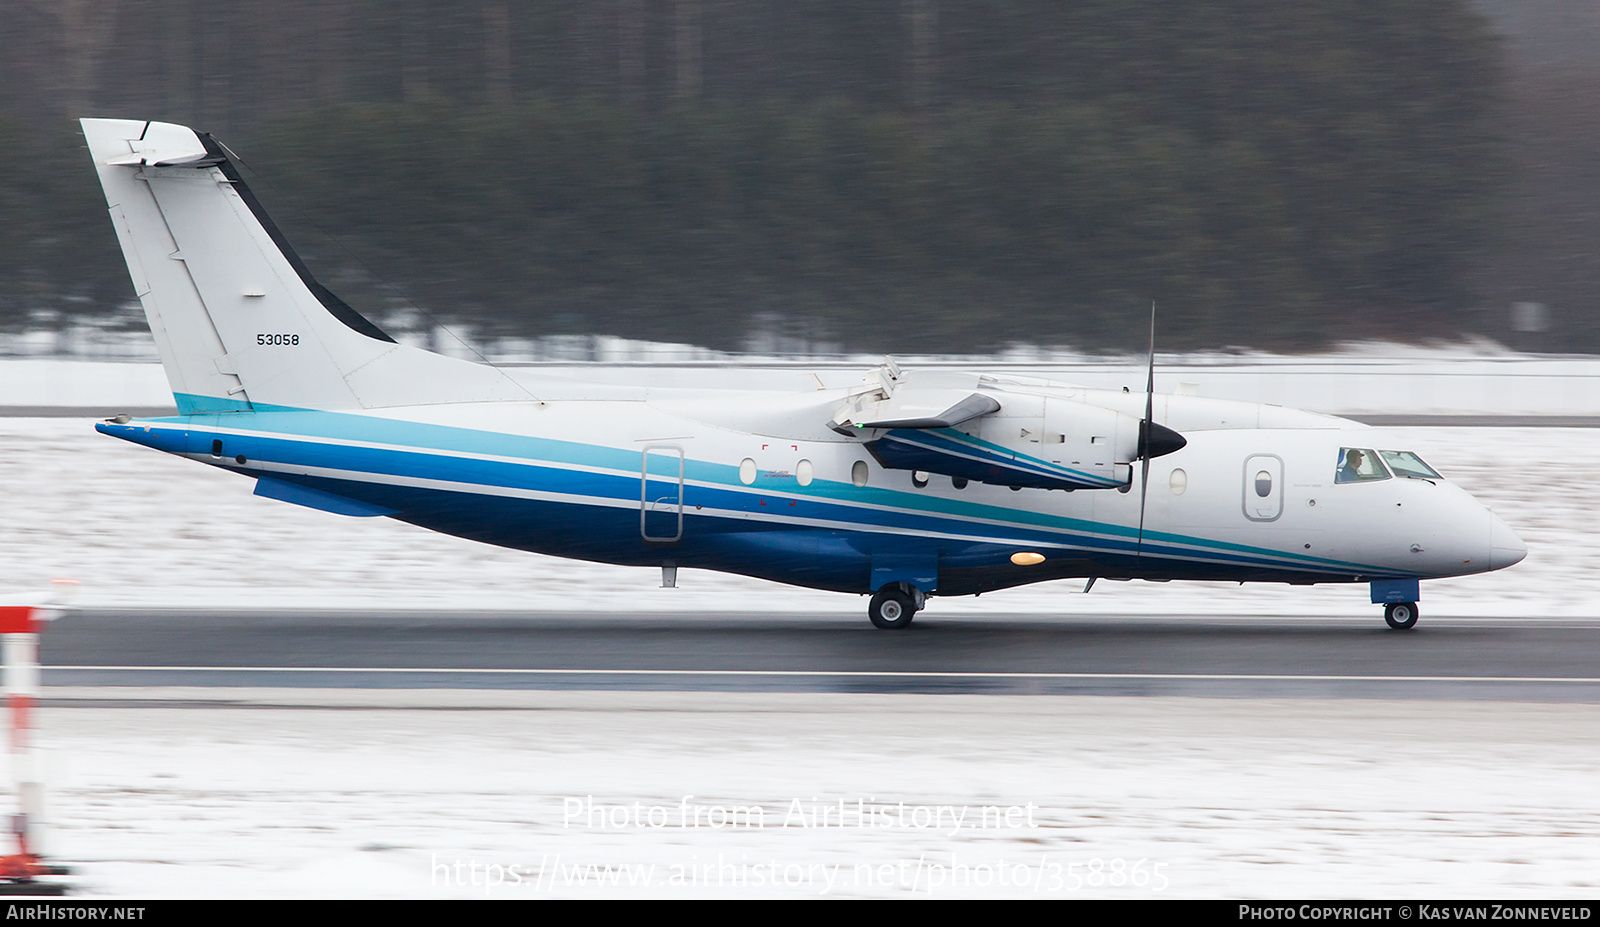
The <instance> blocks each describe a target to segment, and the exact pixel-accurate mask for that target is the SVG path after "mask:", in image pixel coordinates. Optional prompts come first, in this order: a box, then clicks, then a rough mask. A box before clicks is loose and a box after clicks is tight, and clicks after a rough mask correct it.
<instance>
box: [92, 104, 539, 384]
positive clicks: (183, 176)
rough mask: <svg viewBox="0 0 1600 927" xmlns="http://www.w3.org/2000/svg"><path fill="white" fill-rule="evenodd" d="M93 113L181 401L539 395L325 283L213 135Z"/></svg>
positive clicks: (121, 221) (117, 208)
mask: <svg viewBox="0 0 1600 927" xmlns="http://www.w3.org/2000/svg"><path fill="white" fill-rule="evenodd" d="M82 125H83V134H84V138H85V139H86V140H87V141H88V144H89V152H90V154H91V155H92V156H93V158H94V163H95V170H96V171H97V172H98V173H99V176H100V184H101V186H102V188H103V189H104V190H105V195H106V204H107V206H108V207H109V209H110V213H111V221H112V224H113V225H114V226H115V227H116V231H117V240H118V242H119V243H120V244H121V246H122V254H123V257H124V259H125V260H126V261H127V264H128V274H129V276H130V277H131V278H132V280H133V286H134V290H135V292H136V294H137V295H138V297H139V301H140V303H141V304H142V305H143V306H144V310H145V316H146V318H147V319H148V320H149V322H150V330H151V332H152V333H153V334H154V335H155V339H156V345H157V347H158V348H159V350H160V352H161V362H162V365H163V366H164V367H165V368H166V372H167V379H168V380H169V382H170V383H171V385H172V392H173V395H174V396H175V397H176V399H177V402H178V409H179V411H180V412H183V413H185V414H192V413H202V412H206V413H209V412H237V411H248V410H251V409H261V408H285V407H287V408H307V409H329V410H333V409H363V408H379V407H387V406H400V405H422V404H430V403H440V402H472V401H483V400H494V399H527V398H530V397H529V395H528V393H527V391H526V390H524V389H522V388H521V387H520V386H518V385H517V384H516V383H515V382H514V381H512V380H511V379H510V378H509V377H507V376H506V375H505V374H504V373H503V372H502V371H499V370H496V369H495V368H493V367H489V366H487V365H483V364H474V363H471V362H468V361H462V360H458V359H455V358H449V357H444V356H442V355H438V354H431V353H429V352H427V351H422V350H419V349H417V348H413V347H409V346H406V345H401V344H397V343H395V341H394V340H393V339H392V338H390V337H389V336H388V335H386V334H384V333H383V331H382V330H381V329H379V328H378V326H376V325H374V324H372V322H370V321H369V320H367V319H366V318H364V317H363V316H362V315H361V314H360V313H358V312H356V311H355V310H354V309H352V308H350V306H348V305H346V304H345V303H344V301H343V300H340V299H339V298H338V297H337V296H334V295H333V294H332V293H331V292H329V291H328V290H327V289H326V288H325V287H323V286H322V285H321V284H319V283H317V281H316V280H315V278H313V277H312V275H311V273H310V272H309V271H308V270H307V269H306V266H305V264H304V263H303V262H301V260H300V258H299V256H298V255H296V254H295V252H294V249H293V248H291V247H290V246H289V244H288V242H287V241H286V240H285V239H284V237H283V234H282V232H280V231H279V230H278V227H277V226H276V225H275V224H273V222H272V220H271V219H270V218H269V217H268V216H267V215H266V213H265V211H264V210H262V208H261V204H260V203H259V202H257V200H256V198H255V196H254V194H252V193H251V191H250V188H249V187H248V186H247V185H246V184H245V183H244V181H243V179H242V178H241V177H240V176H239V173H238V170H237V168H236V167H235V165H234V164H233V162H232V160H231V159H230V158H229V157H228V152H227V150H226V149H225V148H223V147H222V146H221V145H219V144H218V143H217V142H216V141H215V140H213V139H211V138H210V137H209V136H201V135H198V134H196V133H195V132H194V131H193V130H192V129H189V128H187V127H185V126H179V125H172V124H170V123H163V122H145V121H142V120H126V119H84V120H82Z"/></svg>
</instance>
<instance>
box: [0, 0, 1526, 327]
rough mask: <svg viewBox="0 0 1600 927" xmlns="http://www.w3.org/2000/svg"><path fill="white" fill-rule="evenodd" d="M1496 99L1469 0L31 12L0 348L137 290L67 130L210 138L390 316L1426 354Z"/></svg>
mask: <svg viewBox="0 0 1600 927" xmlns="http://www.w3.org/2000/svg"><path fill="white" fill-rule="evenodd" d="M52 61H54V62H56V63H58V64H61V63H64V66H57V67H53V68H52V67H48V66H47V65H49V64H50V62H52ZM1500 73H1501V61H1500V52H1499V49H1498V47H1497V44H1496V42H1495V39H1494V37H1493V35H1492V34H1491V32H1490V31H1489V29H1488V27H1487V24H1486V23H1485V22H1484V21H1483V20H1482V19H1480V18H1479V17H1478V16H1476V15H1475V14H1474V13H1473V11H1472V10H1471V8H1470V7H1469V5H1468V4H1467V2H1466V0H1393V2H1390V3H1386V4H1358V3H1349V2H1340V0H1321V2H1309V3H1303V4H1282V3H1273V2H1266V0H1213V2H1210V3H1206V4H1170V3H1158V2H1155V0H1078V2H1070V3H1062V2H1022V0H967V2H959V0H903V2H900V3H882V4H860V3H848V2H843V0H795V2H791V3H782V4H765V3H756V2H753V0H750V2H740V0H612V2H597V0H589V2H578V0H553V2H545V3H540V4H519V3H508V2H494V0H479V2H460V3H445V2H434V0H347V2H339V3H312V2H309V0H283V2H279V3H260V4H253V5H228V4H204V3H199V2H193V0H142V2H138V0H116V2H110V0H100V2H98V3H95V4H89V3H87V2H79V0H60V2H45V0H39V2H37V3H33V2H25V3H22V4H21V8H20V15H19V17H18V18H17V28H14V29H10V30H8V31H7V32H6V33H4V35H3V36H0V119H3V120H4V121H5V125H4V126H0V129H3V130H4V131H5V132H6V133H7V137H9V138H12V139H18V140H20V143H21V144H22V145H23V146H24V147H26V148H27V149H28V152H29V157H27V158H26V159H24V160H23V162H22V163H21V164H19V165H16V167H15V169H14V170H13V171H12V172H10V174H9V176H7V177H6V178H5V179H4V180H3V181H0V211H3V214H5V215H6V216H8V217H10V219H9V221H7V222H6V223H4V227H3V228H0V324H4V318H5V315H4V314H5V313H9V314H10V315H11V317H12V318H16V317H17V316H18V315H19V314H20V313H24V312H26V311H27V310H28V309H29V308H34V307H38V306H40V305H43V304H45V303H52V304H54V305H56V306H57V307H59V308H67V309H73V308H79V309H85V310H89V309H95V308H101V307H104V306H107V305H112V304H115V303H116V302H117V301H119V300H123V299H126V298H127V297H128V295H129V293H128V285H127V283H126V279H125V275H124V274H123V272H122V270H121V268H120V262H119V258H118V256H117V252H116V250H115V242H114V238H113V236H112V234H111V231H110V228H109V224H108V223H107V222H106V221H105V218H104V214H103V204H102V203H100V202H98V190H97V189H95V184H94V181H93V176H92V173H91V171H90V168H89V166H88V164H87V163H86V162H84V159H83V153H82V150H81V139H76V140H75V139H74V138H73V136H72V134H71V124H70V121H69V119H68V116H69V115H70V114H77V113H90V114H96V115H119V116H140V117H142V116H146V115H149V116H152V117H154V118H166V119H170V120H172V121H179V122H186V123H189V124H192V125H195V126H196V127H197V128H200V129H202V130H205V129H210V130H211V131H214V132H215V133H216V134H218V136H219V137H221V138H222V139H223V140H224V141H225V142H227V143H228V144H229V145H230V147H232V148H233V150H235V151H237V152H239V153H240V154H242V155H243V156H244V158H245V160H246V162H247V164H249V165H251V166H256V167H259V168H260V171H261V173H260V175H252V174H251V173H250V172H249V171H246V178H247V179H249V180H250V181H251V183H252V186H253V187H254V188H255V189H256V192H257V194H258V196H260V197H261V199H262V200H263V201H264V202H265V203H266V204H267V205H268V206H269V208H272V209H273V210H274V217H275V218H277V219H278V220H279V224H280V225H282V226H283V227H284V228H285V230H286V232H287V233H288V234H289V236H290V238H291V240H293V241H295V242H296V243H297V244H298V245H300V246H301V249H302V251H303V252H304V253H305V255H306V257H307V259H308V261H309V262H310V263H311V264H312V266H313V267H314V268H315V269H317V270H318V272H319V275H320V276H322V277H324V278H325V279H324V282H325V283H328V284H329V285H330V286H332V287H333V288H334V289H335V290H336V291H338V292H340V293H341V295H345V296H346V298H347V299H350V300H351V301H352V302H353V303H355V304H356V305H358V307H361V308H364V309H366V310H368V311H374V312H378V313H379V314H381V312H382V310H383V309H384V308H385V307H387V306H389V305H391V304H393V303H394V301H395V300H396V299H397V297H404V298H406V299H409V300H411V301H414V302H416V303H417V304H419V305H422V306H423V307H424V308H426V309H428V310H429V311H431V312H433V313H435V314H438V315H440V316H442V317H454V318H465V319H471V320H473V321H475V322H477V323H479V324H481V325H484V326H486V327H489V328H492V329H496V330H499V331H502V332H505V333H507V334H540V333H545V332H553V331H600V332H609V333H615V334H623V335H630V336H636V337H652V338H664V339H670V340H684V341H694V342H698V343H704V344H711V345H715V346H735V345H737V344H738V343H740V341H741V340H742V339H743V338H744V337H745V336H746V335H748V334H749V333H750V331H751V330H752V329H754V328H760V327H763V326H766V327H771V326H774V325H777V326H784V327H788V328H790V329H797V330H799V331H802V332H804V333H807V334H810V335H812V336H813V338H814V340H820V339H832V340H838V341H842V342H845V343H848V344H850V345H851V346H854V347H861V348H863V349H882V350H962V349H969V348H975V347H980V346H981V347H993V346H997V345H1001V344H1004V343H1005V342H1007V341H1030V342H1037V343H1069V342H1070V343H1084V344H1090V345H1098V346H1107V345H1132V344H1135V343H1137V342H1138V341H1140V340H1141V339H1142V327H1141V325H1140V323H1139V322H1138V319H1140V318H1141V317H1142V315H1143V313H1145V312H1147V311H1148V306H1149V303H1150V301H1151V300H1152V299H1154V300H1156V301H1157V302H1158V303H1159V304H1160V305H1162V306H1163V307H1164V311H1163V314H1162V317H1163V330H1164V336H1163V337H1164V340H1165V339H1166V338H1168V337H1170V338H1171V339H1172V342H1173V345H1174V346H1177V345H1179V344H1183V345H1194V346H1198V345H1211V346H1217V345H1228V344H1256V345H1263V346H1276V347H1295V346H1309V345H1314V344H1318V343H1322V342H1325V341H1327V340H1332V339H1341V338H1347V337H1353V336H1371V335H1383V334H1390V333H1392V332H1391V331H1390V330H1392V329H1395V328H1397V327H1410V328H1412V329H1415V328H1416V327H1417V326H1418V325H1422V326H1428V327H1431V328H1434V329H1437V330H1439V331H1441V332H1446V331H1451V330H1454V329H1455V328H1457V327H1459V326H1460V325H1461V324H1463V323H1462V321H1461V317H1460V315H1459V310H1460V309H1462V308H1465V307H1468V306H1470V305H1472V304H1473V301H1474V300H1475V299H1476V298H1477V294H1478V292H1479V290H1480V288H1481V287H1482V286H1483V281H1482V280H1481V279H1479V276H1478V274H1479V271H1478V268H1479V267H1481V266H1483V264H1484V263H1485V256H1486V254H1488V253H1490V252H1491V251H1492V250H1493V249H1494V248H1495V247H1497V242H1496V240H1495V237H1494V228H1495V225H1496V221H1495V216H1496V209H1497V208H1498V199H1497V197H1498V191H1499V190H1500V189H1501V188H1502V186H1503V184H1504V179H1505V173H1506V170H1505V166H1504V165H1505V155H1504V140H1503V139H1501V138H1500V137H1499V136H1498V135H1497V133H1496V129H1495V125H1496V123H1495V117H1496V106H1497V105H1498V102H1499V94H1500V93H1501V89H1500V84H1501V78H1500ZM130 75H133V76H134V77H132V78H130V77H129V76H130ZM69 108H70V112H69ZM80 162H83V163H81V164H80ZM318 226H320V227H321V228H323V229H327V230H329V231H331V232H332V233H333V235H332V236H331V237H325V236H323V235H322V234H320V231H319V229H318V228H317V227H318ZM380 281H381V282H380Z"/></svg>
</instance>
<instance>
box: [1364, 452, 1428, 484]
mask: <svg viewBox="0 0 1600 927" xmlns="http://www.w3.org/2000/svg"><path fill="white" fill-rule="evenodd" d="M1378 453H1379V454H1380V455H1382V456H1383V462H1384V463H1386V464H1388V465H1389V469H1390V470H1393V471H1394V475H1395V476H1406V477H1410V478H1412V479H1414V480H1442V479H1444V477H1442V476H1440V475H1439V473H1438V471H1436V470H1434V469H1433V468H1432V467H1430V466H1428V465H1427V464H1425V463H1423V462H1422V458H1421V457H1418V456H1417V455H1416V454H1413V453H1411V452H1410V451H1379V452H1378Z"/></svg>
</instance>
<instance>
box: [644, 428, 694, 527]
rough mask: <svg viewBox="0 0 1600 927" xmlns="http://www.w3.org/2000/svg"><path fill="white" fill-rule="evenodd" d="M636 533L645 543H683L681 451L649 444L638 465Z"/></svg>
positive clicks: (667, 446)
mask: <svg viewBox="0 0 1600 927" xmlns="http://www.w3.org/2000/svg"><path fill="white" fill-rule="evenodd" d="M639 534H640V536H641V537H643V538H644V540H645V543H647V544H676V543H678V542H679V541H681V540H683V448H681V447H678V446H676V445H671V444H653V445H651V446H649V447H647V448H645V449H644V458H643V460H642V461H641V462H640V464H639Z"/></svg>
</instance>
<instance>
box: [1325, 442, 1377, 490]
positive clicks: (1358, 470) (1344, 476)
mask: <svg viewBox="0 0 1600 927" xmlns="http://www.w3.org/2000/svg"><path fill="white" fill-rule="evenodd" d="M1388 478H1389V471H1388V470H1385V469H1384V468H1383V464H1382V463H1381V462H1380V461H1379V460H1378V455H1377V454H1375V453H1373V452H1372V451H1370V450H1368V449H1367V448H1364V447H1341V448H1339V471H1338V473H1336V474H1334V477H1333V481H1334V482H1335V483H1365V482H1367V481H1369V480H1386V479H1388Z"/></svg>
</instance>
